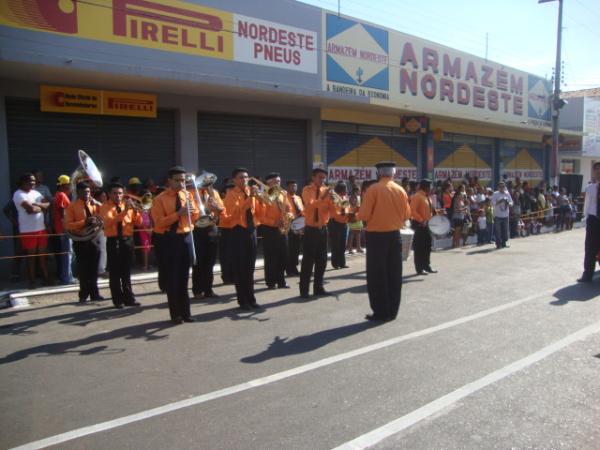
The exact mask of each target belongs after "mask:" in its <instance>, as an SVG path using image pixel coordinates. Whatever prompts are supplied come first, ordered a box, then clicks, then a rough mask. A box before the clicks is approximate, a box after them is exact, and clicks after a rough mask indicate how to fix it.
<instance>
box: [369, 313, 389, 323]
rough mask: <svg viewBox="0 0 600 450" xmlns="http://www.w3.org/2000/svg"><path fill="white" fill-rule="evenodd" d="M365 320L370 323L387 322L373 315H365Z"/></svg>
mask: <svg viewBox="0 0 600 450" xmlns="http://www.w3.org/2000/svg"><path fill="white" fill-rule="evenodd" d="M365 319H367V320H369V321H371V322H385V321H386V320H387V319H384V318H382V317H377V316H376V315H375V314H367V315H366V316H365Z"/></svg>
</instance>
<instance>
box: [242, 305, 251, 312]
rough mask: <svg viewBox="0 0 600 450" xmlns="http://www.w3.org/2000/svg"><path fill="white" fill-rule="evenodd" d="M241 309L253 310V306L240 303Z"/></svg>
mask: <svg viewBox="0 0 600 450" xmlns="http://www.w3.org/2000/svg"><path fill="white" fill-rule="evenodd" d="M239 309H241V310H242V311H252V306H250V305H240V306H239Z"/></svg>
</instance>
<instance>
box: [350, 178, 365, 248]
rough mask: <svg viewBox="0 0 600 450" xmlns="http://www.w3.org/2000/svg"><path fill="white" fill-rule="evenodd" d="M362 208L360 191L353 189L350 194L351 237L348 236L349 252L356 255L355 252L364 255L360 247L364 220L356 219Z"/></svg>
mask: <svg viewBox="0 0 600 450" xmlns="http://www.w3.org/2000/svg"><path fill="white" fill-rule="evenodd" d="M359 208H360V196H359V195H358V189H352V194H350V218H349V227H350V235H349V236H348V244H347V250H348V252H349V253H354V250H355V249H356V251H357V252H358V253H364V250H363V249H362V247H361V245H360V234H361V231H362V229H363V223H362V220H357V219H356V213H357V212H358V209H359Z"/></svg>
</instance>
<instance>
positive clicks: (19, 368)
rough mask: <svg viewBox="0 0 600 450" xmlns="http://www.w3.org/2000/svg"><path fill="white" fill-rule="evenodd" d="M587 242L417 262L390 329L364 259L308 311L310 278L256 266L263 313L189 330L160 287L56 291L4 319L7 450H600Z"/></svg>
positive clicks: (224, 294)
mask: <svg viewBox="0 0 600 450" xmlns="http://www.w3.org/2000/svg"><path fill="white" fill-rule="evenodd" d="M583 238H584V230H581V229H580V230H573V231H571V232H565V233H561V234H548V235H542V236H535V237H530V238H526V239H518V240H512V241H510V244H511V247H510V248H508V249H503V250H498V251H497V250H495V249H492V248H491V246H489V247H472V246H471V247H467V248H463V249H459V250H449V251H444V252H439V253H435V254H434V255H433V265H434V266H435V267H436V268H437V269H439V271H440V272H439V273H438V274H434V275H429V276H416V275H415V272H414V268H413V267H412V261H409V262H408V263H406V264H405V267H404V268H405V278H404V286H403V294H402V304H401V307H400V314H399V316H398V319H397V320H396V321H394V322H390V323H386V324H384V325H380V326H373V325H372V324H370V323H368V322H366V321H365V320H364V319H363V317H364V315H365V314H366V313H368V312H369V307H368V299H367V295H366V285H365V272H364V258H363V257H362V256H354V257H352V258H351V259H349V264H350V268H348V269H345V270H336V271H334V270H328V271H327V273H326V280H327V283H328V284H327V285H326V288H327V289H328V290H329V291H331V292H333V293H334V294H335V296H331V297H325V298H319V299H313V300H311V301H301V300H300V299H299V298H297V297H296V296H297V294H298V291H297V279H291V280H290V283H291V284H292V286H293V289H290V290H275V291H268V290H265V289H264V288H265V286H264V284H262V270H259V271H257V277H256V278H257V279H259V280H258V285H257V287H258V295H257V298H258V300H259V303H261V304H262V305H264V307H265V309H264V311H261V312H257V313H245V312H244V313H242V312H239V311H237V310H236V303H235V298H234V295H233V289H232V287H231V286H217V288H216V291H217V293H219V294H220V295H221V297H220V298H219V299H217V301H212V302H204V301H194V302H193V306H192V312H193V315H194V316H195V318H196V319H197V320H198V322H196V323H193V324H183V325H179V326H175V327H173V326H171V324H170V322H169V321H168V320H167V319H168V310H167V309H166V300H165V296H164V295H163V294H161V293H160V292H157V287H156V285H155V284H153V283H150V284H145V285H138V286H136V287H135V290H136V292H137V293H138V299H139V300H140V301H141V302H142V303H143V306H142V307H141V308H136V309H124V310H115V309H112V308H111V307H110V302H108V301H106V302H101V303H97V304H93V305H83V306H80V305H78V304H77V303H74V302H73V300H74V299H73V296H72V294H68V295H69V296H70V297H65V295H67V294H60V295H56V296H48V297H45V298H44V299H43V300H42V301H41V302H40V303H38V304H36V305H34V306H33V307H32V308H28V309H21V310H4V311H0V333H1V334H2V339H1V340H0V379H1V381H2V383H0V421H1V423H2V432H1V433H0V447H2V448H12V447H16V446H20V445H25V444H31V445H30V446H29V447H28V448H40V447H43V446H46V445H51V444H54V448H65V449H104V448H118V449H166V448H168V449H194V448H198V449H330V448H336V447H340V446H341V447H342V448H365V447H369V446H373V447H374V448H385V449H396V448H407V449H429V448H432V449H465V448H466V449H471V448H472V449H480V448H485V449H487V448H501V449H505V448H517V449H526V448H527V449H529V448H540V449H563V448H564V449H597V448H600V428H599V427H598V425H599V424H600V377H599V373H600V297H599V294H600V280H596V281H595V282H594V283H591V284H586V285H579V284H577V283H575V279H576V278H577V277H578V276H579V275H580V274H581V266H582V258H583ZM104 295H105V296H108V293H107V292H104ZM161 407H162V408H161ZM157 408H158V409H157ZM46 438H51V439H50V440H45V439H46Z"/></svg>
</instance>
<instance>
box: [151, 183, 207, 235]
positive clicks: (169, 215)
mask: <svg viewBox="0 0 600 450" xmlns="http://www.w3.org/2000/svg"><path fill="white" fill-rule="evenodd" d="M177 195H179V199H180V201H181V206H184V205H185V204H186V202H187V199H186V196H185V192H184V191H179V192H175V191H174V190H173V189H171V188H169V189H167V190H165V191H163V192H161V193H160V194H159V195H158V196H157V197H156V198H155V199H154V202H153V203H152V209H151V210H150V214H151V215H152V220H153V221H154V232H155V233H158V234H165V233H166V232H168V231H169V229H170V228H171V225H173V224H174V223H175V222H179V224H178V225H177V234H184V233H189V232H190V231H192V230H193V229H194V225H193V224H194V222H195V221H196V220H198V217H199V216H200V211H198V207H197V206H196V202H195V201H194V196H193V195H190V204H191V206H192V211H191V214H190V215H191V217H192V223H190V222H189V220H188V216H187V214H184V215H183V216H180V215H179V213H178V212H177V211H176V210H175V201H176V198H175V197H176V196H177Z"/></svg>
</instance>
